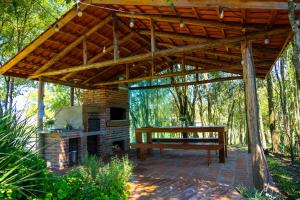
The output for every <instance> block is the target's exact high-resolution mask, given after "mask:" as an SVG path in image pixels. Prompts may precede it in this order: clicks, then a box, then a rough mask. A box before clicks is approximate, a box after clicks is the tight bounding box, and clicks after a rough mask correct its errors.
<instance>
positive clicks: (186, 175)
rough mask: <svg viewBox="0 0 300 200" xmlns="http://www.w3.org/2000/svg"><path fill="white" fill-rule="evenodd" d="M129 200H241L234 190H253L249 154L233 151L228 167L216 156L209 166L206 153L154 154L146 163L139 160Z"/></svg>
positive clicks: (167, 151) (157, 152)
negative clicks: (250, 188) (244, 187)
mask: <svg viewBox="0 0 300 200" xmlns="http://www.w3.org/2000/svg"><path fill="white" fill-rule="evenodd" d="M130 157H131V159H132V160H133V161H134V163H135V164H136V168H135V172H134V177H133V179H132V181H131V184H130V185H131V195H130V199H139V200H142V199H157V200H160V199H174V200H175V199H189V200H194V199H203V200H208V199H241V196H240V195H239V193H238V192H236V190H235V189H234V187H235V186H238V185H245V186H252V174H251V162H250V156H249V155H248V154H247V152H244V151H241V150H236V149H235V150H233V149H230V150H229V152H228V158H227V159H226V163H225V164H222V163H218V156H217V155H213V158H212V163H211V164H210V165H209V166H208V165H207V157H206V154H205V151H184V150H164V154H163V155H160V154H159V151H154V154H153V155H152V156H151V157H147V159H146V160H145V161H138V160H136V156H135V155H131V156H130Z"/></svg>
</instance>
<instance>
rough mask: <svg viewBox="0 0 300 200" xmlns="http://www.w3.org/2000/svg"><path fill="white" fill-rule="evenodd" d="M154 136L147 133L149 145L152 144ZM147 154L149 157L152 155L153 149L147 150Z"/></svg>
mask: <svg viewBox="0 0 300 200" xmlns="http://www.w3.org/2000/svg"><path fill="white" fill-rule="evenodd" d="M152 134H153V133H152V132H148V133H147V144H152ZM147 153H148V155H151V154H152V149H151V148H149V149H147Z"/></svg>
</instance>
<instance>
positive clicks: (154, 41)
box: [150, 19, 156, 76]
mask: <svg viewBox="0 0 300 200" xmlns="http://www.w3.org/2000/svg"><path fill="white" fill-rule="evenodd" d="M150 25H151V53H152V66H151V76H154V74H155V69H154V68H155V61H154V54H155V51H156V40H155V28H154V21H153V20H152V19H150Z"/></svg>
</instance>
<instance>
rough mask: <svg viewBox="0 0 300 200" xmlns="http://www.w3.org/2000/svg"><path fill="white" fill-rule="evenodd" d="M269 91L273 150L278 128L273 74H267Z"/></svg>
mask: <svg viewBox="0 0 300 200" xmlns="http://www.w3.org/2000/svg"><path fill="white" fill-rule="evenodd" d="M267 91H268V108H269V129H270V135H271V143H272V151H274V146H275V145H276V144H274V142H275V141H274V140H273V139H274V137H273V134H274V131H275V128H276V124H275V110H274V101H273V82H272V75H271V74H269V75H268V76H267Z"/></svg>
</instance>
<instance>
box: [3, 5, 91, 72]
mask: <svg viewBox="0 0 300 200" xmlns="http://www.w3.org/2000/svg"><path fill="white" fill-rule="evenodd" d="M79 6H80V10H82V11H83V10H84V9H86V7H87V6H86V5H79ZM75 8H76V7H73V8H72V9H71V10H70V11H69V12H67V13H66V14H65V15H63V16H62V17H61V18H60V19H59V20H58V21H57V22H56V24H58V26H59V28H62V27H64V26H65V25H66V24H67V23H68V22H70V21H71V20H72V19H73V18H74V17H76V16H77V11H76V9H75ZM55 33H56V31H55V30H54V24H53V25H52V26H50V27H49V28H48V29H47V30H46V31H45V32H43V33H42V34H41V35H39V36H38V37H37V38H36V39H35V40H34V41H32V42H31V43H30V44H28V45H27V46H26V47H24V48H23V49H22V50H21V51H20V52H19V53H18V54H17V55H15V56H14V57H12V58H11V59H10V60H9V61H8V62H6V63H5V64H4V65H3V66H2V67H1V68H0V74H4V73H5V72H7V71H8V70H10V69H11V68H12V67H13V66H14V65H16V64H17V63H18V62H20V61H21V60H23V59H24V58H25V57H26V56H27V55H28V54H30V53H31V52H32V51H34V50H35V49H36V48H37V47H38V46H40V45H41V44H42V43H44V42H45V41H46V40H47V39H48V38H50V37H51V36H52V35H54V34H55Z"/></svg>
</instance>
